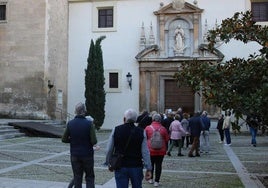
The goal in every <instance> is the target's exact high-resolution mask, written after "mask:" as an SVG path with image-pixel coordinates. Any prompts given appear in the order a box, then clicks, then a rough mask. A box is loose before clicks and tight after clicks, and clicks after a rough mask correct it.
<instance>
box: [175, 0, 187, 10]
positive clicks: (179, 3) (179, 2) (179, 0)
mask: <svg viewBox="0 0 268 188" xmlns="http://www.w3.org/2000/svg"><path fill="white" fill-rule="evenodd" d="M184 3H185V1H184V0H174V1H173V2H172V7H173V8H174V9H176V10H181V9H182V8H184Z"/></svg>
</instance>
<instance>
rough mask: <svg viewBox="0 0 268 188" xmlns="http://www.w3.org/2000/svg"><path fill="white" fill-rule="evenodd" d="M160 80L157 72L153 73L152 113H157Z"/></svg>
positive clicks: (151, 90) (151, 91)
mask: <svg viewBox="0 0 268 188" xmlns="http://www.w3.org/2000/svg"><path fill="white" fill-rule="evenodd" d="M157 83H158V78H157V73H156V72H151V88H150V111H153V110H155V111H157V91H158V84H157Z"/></svg>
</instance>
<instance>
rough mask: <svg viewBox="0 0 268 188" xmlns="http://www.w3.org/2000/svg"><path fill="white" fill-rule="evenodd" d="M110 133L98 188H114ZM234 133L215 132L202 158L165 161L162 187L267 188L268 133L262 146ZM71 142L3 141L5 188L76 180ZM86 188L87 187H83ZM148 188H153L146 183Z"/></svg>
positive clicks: (100, 154)
mask: <svg viewBox="0 0 268 188" xmlns="http://www.w3.org/2000/svg"><path fill="white" fill-rule="evenodd" d="M109 134H110V133H109V132H104V131H103V132H102V131H101V132H98V133H97V137H98V145H99V146H100V147H101V149H100V150H99V151H96V152H95V175H96V187H97V188H101V187H103V188H115V182H114V178H113V177H114V175H113V173H111V172H109V171H108V170H107V167H106V166H104V165H103V163H104V160H105V147H106V144H107V139H108V137H109ZM231 136H232V145H231V146H225V145H224V144H220V143H219V142H218V134H217V130H216V129H215V128H214V129H212V130H211V133H210V144H211V150H210V152H209V153H207V154H206V153H204V154H203V153H202V154H201V157H194V158H189V157H187V153H188V149H183V154H184V155H185V156H183V157H178V156H177V151H176V150H177V148H176V147H175V148H173V151H172V152H171V155H172V156H171V157H168V156H166V157H165V158H164V162H163V170H162V176H161V179H160V187H163V188H174V187H191V188H193V187H201V188H202V187H204V188H210V187H213V188H218V187H219V188H221V187H223V188H233V187H248V188H254V187H260V188H262V187H268V184H266V183H265V180H266V182H267V177H268V161H267V157H268V147H267V146H268V137H267V136H258V137H257V142H258V145H257V147H252V146H250V135H249V134H245V133H243V134H239V135H237V136H234V135H233V134H232V135H231ZM69 157H70V153H69V145H68V144H64V143H62V142H61V140H60V139H58V138H42V137H21V138H13V139H7V140H1V141H0V188H36V187H38V188H63V187H67V185H68V181H69V180H70V179H71V178H72V170H71V165H70V159H69ZM84 187H85V185H84ZM143 187H144V188H149V187H153V186H152V185H151V184H148V183H147V182H145V181H144V182H143Z"/></svg>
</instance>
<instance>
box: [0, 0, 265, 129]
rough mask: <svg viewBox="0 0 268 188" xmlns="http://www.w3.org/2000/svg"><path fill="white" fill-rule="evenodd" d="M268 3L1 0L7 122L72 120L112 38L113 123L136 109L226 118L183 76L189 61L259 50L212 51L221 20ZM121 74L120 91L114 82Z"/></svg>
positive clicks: (109, 106) (0, 66)
mask: <svg viewBox="0 0 268 188" xmlns="http://www.w3.org/2000/svg"><path fill="white" fill-rule="evenodd" d="M262 1H265V0H235V1H233V0H213V1H212V0H198V1H197V0H186V1H185V0H0V118H3V117H5V118H25V119H61V120H67V119H68V118H69V117H71V116H72V114H73V111H74V110H73V109H74V106H75V104H76V103H77V102H80V101H81V102H84V101H85V97H84V89H85V86H84V70H85V68H86V67H87V57H88V50H89V46H90V41H91V40H96V39H97V38H99V37H100V36H103V35H105V36H106V39H105V40H103V41H102V44H101V45H102V50H103V61H104V72H105V75H104V76H105V82H106V83H105V91H106V104H105V120H104V125H103V128H109V129H110V128H112V127H114V126H115V125H118V124H120V123H122V119H123V118H122V116H123V113H124V111H125V110H126V109H128V108H133V109H135V110H137V111H142V110H144V109H146V110H148V111H153V110H155V111H158V112H160V113H164V112H165V110H166V109H172V110H173V111H176V110H177V108H178V107H183V109H184V111H186V112H189V113H190V112H194V111H201V110H207V111H208V112H209V115H210V116H214V117H216V116H217V115H218V113H220V112H219V109H218V108H217V107H214V106H208V105H206V104H204V101H203V100H202V97H201V96H199V95H197V94H195V93H193V92H192V91H191V90H190V89H189V88H178V87H177V86H176V81H175V80H174V78H173V75H174V73H176V72H177V71H179V70H180V64H181V62H185V61H186V62H188V61H192V60H193V59H195V60H198V61H199V62H200V63H202V62H204V61H211V62H215V63H216V62H219V61H225V60H228V59H230V58H231V57H234V56H240V57H241V56H243V57H247V55H248V54H249V53H254V52H255V51H257V50H258V46H257V45H255V44H250V45H251V46H250V47H249V46H247V47H246V48H244V47H245V45H244V44H240V43H231V45H230V46H226V45H224V44H222V43H221V44H219V45H218V46H217V50H215V51H214V52H212V53H210V52H208V51H207V50H206V47H205V45H206V41H205V36H206V32H207V30H208V29H212V28H214V27H216V25H217V24H220V22H221V20H223V19H226V18H228V17H231V16H233V14H234V13H235V12H237V11H240V12H241V11H246V10H249V9H250V8H251V6H250V4H251V2H256V3H259V2H262ZM3 10H4V13H5V15H4V16H3V15H2V13H3ZM102 10H108V11H112V19H111V20H110V21H112V25H111V26H109V25H108V26H107V27H106V26H105V27H99V25H98V24H99V19H100V15H99V13H100V11H102ZM104 12H105V11H104ZM106 16H107V15H106ZM109 24H110V23H109ZM220 52H222V53H220ZM128 73H130V74H131V75H132V82H131V88H130V87H129V83H128V82H127V77H126V75H129V74H128ZM111 75H113V76H114V75H116V79H117V80H116V84H115V85H116V88H114V87H110V86H111V84H110V82H111V81H112V79H111Z"/></svg>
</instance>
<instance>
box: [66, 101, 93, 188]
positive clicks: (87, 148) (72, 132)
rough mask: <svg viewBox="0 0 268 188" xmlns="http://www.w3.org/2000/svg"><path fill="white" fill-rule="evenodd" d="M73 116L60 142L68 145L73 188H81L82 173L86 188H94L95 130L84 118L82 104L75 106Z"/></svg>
mask: <svg viewBox="0 0 268 188" xmlns="http://www.w3.org/2000/svg"><path fill="white" fill-rule="evenodd" d="M75 114H76V116H75V118H74V119H73V120H70V121H69V122H68V123H67V128H66V129H65V131H64V134H63V136H62V142H65V143H70V153H71V164H72V169H73V175H74V185H75V187H76V188H82V179H83V173H84V172H85V179H86V187H87V188H94V187H95V174H94V158H93V155H94V151H93V146H94V145H95V144H96V143H97V138H96V133H95V128H94V125H93V123H92V121H89V120H88V119H87V118H86V117H85V114H86V107H85V105H84V104H83V103H78V104H77V105H76V106H75Z"/></svg>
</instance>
